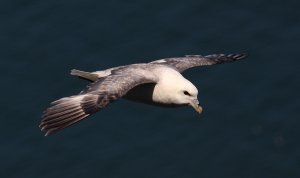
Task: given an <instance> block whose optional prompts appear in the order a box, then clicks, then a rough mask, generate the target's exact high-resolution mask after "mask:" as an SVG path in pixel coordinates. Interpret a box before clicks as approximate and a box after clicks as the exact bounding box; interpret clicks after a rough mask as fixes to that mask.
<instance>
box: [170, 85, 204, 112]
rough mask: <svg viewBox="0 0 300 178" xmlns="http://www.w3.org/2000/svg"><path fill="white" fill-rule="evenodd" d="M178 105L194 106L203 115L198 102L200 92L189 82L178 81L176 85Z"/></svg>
mask: <svg viewBox="0 0 300 178" xmlns="http://www.w3.org/2000/svg"><path fill="white" fill-rule="evenodd" d="M176 86H177V87H176V97H175V98H176V101H175V103H176V104H181V105H189V106H192V107H193V108H194V109H195V110H196V111H197V112H198V113H199V114H200V113H202V107H201V106H200V105H199V101H198V97H197V96H198V90H197V88H196V87H195V86H194V85H193V84H192V83H191V82H190V81H188V80H186V79H185V80H181V81H178V83H177V85H176Z"/></svg>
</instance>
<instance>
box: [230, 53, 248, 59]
mask: <svg viewBox="0 0 300 178" xmlns="http://www.w3.org/2000/svg"><path fill="white" fill-rule="evenodd" d="M247 56H248V55H247V54H246V53H237V54H228V55H226V57H227V58H231V59H233V60H241V59H245V58H246V57H247Z"/></svg>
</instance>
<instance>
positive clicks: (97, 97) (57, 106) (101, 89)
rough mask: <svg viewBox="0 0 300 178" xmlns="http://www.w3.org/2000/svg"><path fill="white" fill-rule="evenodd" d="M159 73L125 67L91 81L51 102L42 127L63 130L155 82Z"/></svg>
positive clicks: (47, 133)
mask: <svg viewBox="0 0 300 178" xmlns="http://www.w3.org/2000/svg"><path fill="white" fill-rule="evenodd" d="M156 82H157V79H156V77H155V76H154V75H153V74H152V73H150V72H148V71H145V70H141V69H130V68H129V69H126V70H116V71H113V72H112V74H111V75H109V76H107V77H105V78H102V79H100V80H97V81H96V82H94V83H92V84H90V85H89V86H88V87H87V88H86V89H85V90H83V91H82V92H81V93H80V94H79V95H74V96H70V97H65V98H61V99H59V100H57V101H54V102H52V103H51V106H50V107H49V108H48V109H46V111H45V112H44V114H43V116H42V122H41V124H40V128H41V130H42V131H46V134H45V135H49V134H52V133H55V132H57V131H60V130H62V129H64V128H66V127H68V126H70V125H72V124H74V123H76V122H78V121H80V120H82V119H84V118H86V117H88V116H90V115H91V114H94V113H95V112H97V111H99V110H101V109H103V108H105V107H106V106H107V105H108V104H109V103H111V102H113V101H115V100H117V99H118V98H120V97H122V96H123V95H125V94H126V93H127V92H128V91H129V90H130V89H132V88H133V87H135V86H137V85H140V84H143V83H156Z"/></svg>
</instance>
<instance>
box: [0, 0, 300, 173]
mask: <svg viewBox="0 0 300 178" xmlns="http://www.w3.org/2000/svg"><path fill="white" fill-rule="evenodd" d="M299 6H300V3H299V1H296V0H294V1H292V0H286V1H276V0H275V1H266V0H264V1H261V0H247V1H221V0H216V1H209V0H205V1H204V0H202V1H201V0H200V1H196V0H185V1H180V0H173V1H167V0H166V1H158V0H151V1H120V0H112V1H96V0H93V1H92V0H90V1H83V0H72V1H71V0H65V1H34V0H16V1H9V0H3V1H1V2H0V47H1V48H0V67H1V68H0V69H1V70H0V71H1V75H0V80H1V95H0V96H1V102H0V103H1V113H0V116H1V126H0V140H1V141H0V146H1V147H0V177H1V178H13V177H16V178H20V177H22V178H41V177H42V178H48V177H49V178H53V177H55V178H59V177H73V178H75V177H172V178H174V177H180V178H181V177H207V178H212V177H226V178H227V177H243V178H245V177H249V178H250V177H251V178H252V177H256V178H257V177H263V178H265V177H272V178H276V177H278V178H279V177H280V178H282V177H300V144H299V136H300V134H299V131H298V130H299V125H300V120H299V89H300V87H299V84H300V81H299V80H300V78H299V67H300V59H299V52H300V50H299V46H300V44H299V43H300V19H299V18H300V11H299ZM234 52H247V53H248V54H249V57H248V58H247V60H244V61H240V62H235V63H230V64H224V65H218V66H211V67H204V68H196V69H191V70H189V71H187V72H186V73H185V76H186V78H188V79H189V80H191V81H192V82H193V83H194V84H195V85H196V86H197V87H198V89H199V99H200V102H201V104H202V105H203V107H204V113H203V114H202V115H197V113H196V112H194V111H193V110H192V108H187V107H186V108H177V109H168V108H158V107H153V106H147V105H143V104H136V103H132V102H129V101H125V100H121V101H119V102H116V103H113V104H112V105H110V106H109V107H108V108H107V109H105V110H103V111H101V112H99V113H97V114H95V115H94V116H92V117H90V118H89V119H87V120H85V121H83V122H81V123H80V124H77V125H74V126H72V127H70V128H68V129H66V130H64V131H63V132H61V133H59V134H57V135H53V136H50V137H44V136H43V134H42V133H41V132H40V130H39V128H38V124H39V122H40V115H41V113H42V111H43V110H44V109H45V108H46V107H48V105H49V103H50V102H51V101H53V100H55V99H58V98H60V97H64V96H69V95H73V94H76V93H78V92H79V91H80V90H81V89H83V88H84V87H85V85H86V84H87V83H86V82H85V81H81V80H79V79H77V78H75V77H72V76H70V75H69V71H70V69H73V68H77V69H81V70H87V71H94V70H100V69H105V68H108V67H112V66H118V65H124V64H130V63H138V62H148V61H151V60H154V59H159V58H164V57H174V56H183V55H185V54H203V55H205V54H211V53H234Z"/></svg>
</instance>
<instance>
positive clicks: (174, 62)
mask: <svg viewBox="0 0 300 178" xmlns="http://www.w3.org/2000/svg"><path fill="white" fill-rule="evenodd" d="M245 57H246V55H245V54H212V55H207V56H201V55H186V56H185V57H177V58H166V59H160V60H156V61H152V62H150V63H151V64H163V65H169V66H171V67H173V68H175V69H176V70H178V71H179V72H183V71H185V70H187V69H189V68H192V67H198V66H207V65H214V64H221V63H224V62H232V61H237V60H241V59H244V58H245Z"/></svg>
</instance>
